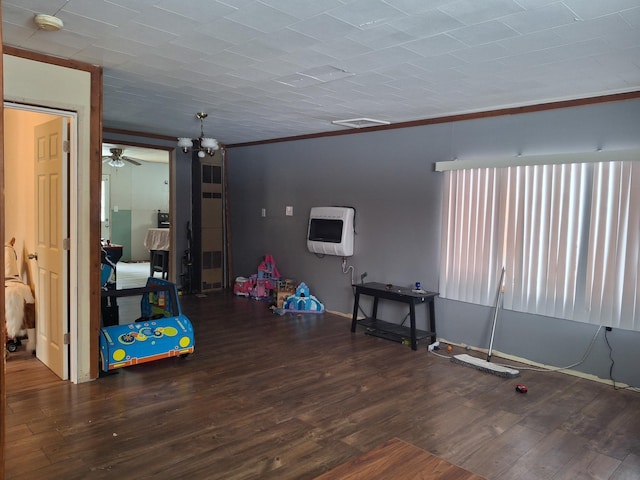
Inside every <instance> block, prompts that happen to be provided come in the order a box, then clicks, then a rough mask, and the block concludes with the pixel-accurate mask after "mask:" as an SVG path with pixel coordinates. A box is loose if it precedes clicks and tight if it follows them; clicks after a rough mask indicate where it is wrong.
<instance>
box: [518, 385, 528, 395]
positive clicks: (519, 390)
mask: <svg viewBox="0 0 640 480" xmlns="http://www.w3.org/2000/svg"><path fill="white" fill-rule="evenodd" d="M516 392H518V393H527V387H525V386H524V385H523V384H521V383H519V384H517V385H516Z"/></svg>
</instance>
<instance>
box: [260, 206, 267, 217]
mask: <svg viewBox="0 0 640 480" xmlns="http://www.w3.org/2000/svg"><path fill="white" fill-rule="evenodd" d="M260 215H261V216H263V217H266V216H267V209H266V208H263V209H262V211H261V212H260Z"/></svg>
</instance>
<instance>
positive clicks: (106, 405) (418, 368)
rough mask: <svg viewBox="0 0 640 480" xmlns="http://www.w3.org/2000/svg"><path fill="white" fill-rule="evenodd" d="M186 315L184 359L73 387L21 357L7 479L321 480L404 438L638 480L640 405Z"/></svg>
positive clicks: (245, 315) (572, 475) (307, 327)
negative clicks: (189, 337) (189, 350)
mask: <svg viewBox="0 0 640 480" xmlns="http://www.w3.org/2000/svg"><path fill="white" fill-rule="evenodd" d="M182 306H183V310H184V311H185V313H186V314H187V316H188V317H189V318H190V319H191V321H192V323H193V324H194V329H195V332H196V334H195V338H196V350H195V353H194V354H192V355H191V356H189V357H187V358H186V359H180V358H172V359H166V360H161V361H157V362H154V363H148V364H144V365H138V366H135V367H129V368H126V369H123V370H120V371H119V373H118V374H114V375H109V376H105V377H103V378H100V379H98V380H96V381H95V382H90V383H86V384H81V385H73V384H70V383H68V382H62V381H58V380H57V379H56V378H55V377H54V375H53V374H51V373H50V372H49V371H48V370H47V369H46V368H45V367H43V366H42V364H40V362H38V361H37V360H35V359H32V358H30V356H29V355H27V354H25V355H22V358H21V355H13V356H12V357H11V358H10V359H9V360H8V362H7V383H8V391H7V416H6V418H5V424H6V432H7V435H6V439H7V445H6V447H5V448H6V454H5V458H6V472H5V478H7V479H65V480H73V479H113V478H117V479H119V480H126V479H151V478H153V479H182V478H185V479H225V480H227V479H229V480H232V479H311V478H315V477H317V476H319V475H321V474H323V473H325V472H327V471H329V470H332V469H334V468H335V467H337V466H338V465H341V464H343V463H345V462H348V461H350V460H352V459H354V458H357V457H360V456H361V455H362V454H363V453H365V452H368V451H370V450H372V449H374V448H376V447H378V446H380V445H382V444H384V443H385V442H387V441H388V440H390V439H392V438H394V437H397V438H399V439H401V440H403V441H405V442H408V443H410V444H413V445H415V446H417V447H419V448H421V449H424V450H426V451H427V452H430V453H432V454H433V455H437V456H439V457H441V458H443V459H445V460H447V461H449V462H451V463H454V464H456V465H458V466H460V467H463V468H464V469H467V470H469V471H470V472H473V473H475V474H477V475H480V476H484V477H486V478H487V479H496V480H517V479H527V480H536V479H553V480H561V479H562V480H564V479H572V480H574V479H616V480H620V479H640V394H637V393H634V392H630V391H624V390H614V389H613V388H612V387H610V386H607V385H603V384H600V383H596V382H592V381H588V380H583V379H579V378H576V377H572V376H568V375H565V374H562V373H539V372H523V375H522V377H521V378H520V379H517V381H516V380H509V379H504V378H500V377H496V376H494V375H491V374H487V373H483V372H480V371H478V370H474V369H472V368H469V367H465V366H461V365H457V364H454V363H451V362H449V361H448V360H446V359H442V358H439V357H436V356H434V355H432V354H430V353H428V352H427V351H426V348H425V347H424V346H421V347H420V349H419V351H417V352H414V351H412V350H411V349H410V348H409V347H407V346H403V345H401V344H399V343H393V342H389V341H386V340H383V339H379V338H374V337H370V336H367V335H365V334H364V333H363V332H362V331H360V330H359V331H358V332H357V333H355V334H351V333H350V331H349V327H350V320H349V319H346V318H343V317H339V316H336V315H331V314H322V315H314V314H307V315H295V314H293V315H285V316H278V315H273V314H272V313H271V312H270V311H269V310H268V308H267V307H268V305H267V303H265V302H259V301H255V300H249V299H245V298H243V297H234V296H233V295H228V294H227V295H225V294H214V295H209V296H207V297H205V298H199V297H196V296H185V297H183V299H182ZM454 353H462V352H456V351H454ZM518 382H521V383H525V384H526V385H527V387H528V388H529V392H528V393H526V394H519V393H516V392H515V384H516V383H518ZM396 478H399V477H396ZM423 478H433V477H430V476H429V475H428V472H425V475H424V477H423Z"/></svg>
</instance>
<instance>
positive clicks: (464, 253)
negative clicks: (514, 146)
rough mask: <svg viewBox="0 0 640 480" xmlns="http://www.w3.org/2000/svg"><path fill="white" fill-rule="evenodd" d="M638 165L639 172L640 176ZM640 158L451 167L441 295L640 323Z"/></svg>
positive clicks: (617, 323)
mask: <svg viewBox="0 0 640 480" xmlns="http://www.w3.org/2000/svg"><path fill="white" fill-rule="evenodd" d="M634 166H635V173H634ZM639 168H640V165H637V164H635V163H634V162H630V161H624V162H601V163H571V164H556V165H529V166H515V167H498V168H474V169H469V170H456V171H448V172H445V174H444V175H445V184H444V189H443V191H444V202H443V208H444V211H443V228H442V243H441V245H442V255H441V269H440V272H441V278H440V295H441V296H442V297H444V298H451V299H455V300H461V301H465V302H471V303H478V304H482V305H492V304H493V302H494V300H495V297H496V291H497V288H498V285H497V282H498V281H499V275H500V270H501V268H502V266H503V265H504V266H505V268H506V281H505V294H504V308H507V309H512V310H516V311H522V312H528V313H535V314H539V315H545V316H550V317H557V318H565V319H571V320H577V321H584V322H591V323H596V324H602V325H608V326H613V327H618V328H625V329H630V330H640V311H638V310H639V309H638V308H636V305H637V300H638V298H640V295H639V294H640V285H639V282H638V275H637V272H638V267H639V266H640V265H639V263H640V255H639V248H640V171H639V170H638V169H639Z"/></svg>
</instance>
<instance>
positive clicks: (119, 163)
mask: <svg viewBox="0 0 640 480" xmlns="http://www.w3.org/2000/svg"><path fill="white" fill-rule="evenodd" d="M107 163H108V164H109V165H110V166H112V167H115V168H120V167H124V162H123V161H122V160H121V159H119V158H112V159H111V160H109V161H108V162H107Z"/></svg>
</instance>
